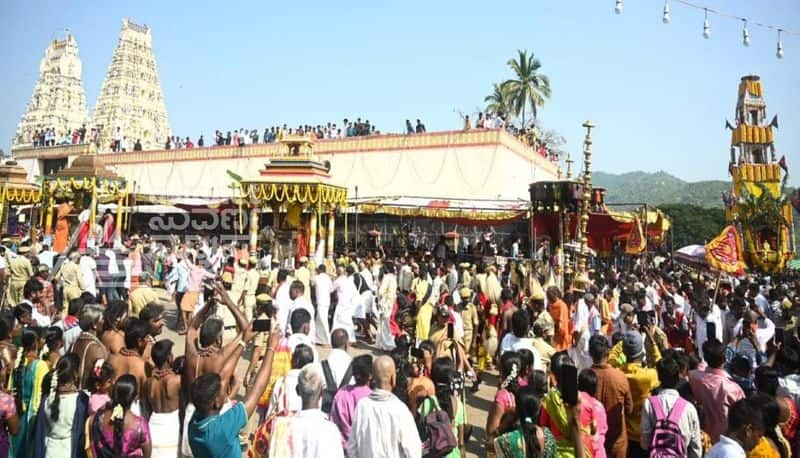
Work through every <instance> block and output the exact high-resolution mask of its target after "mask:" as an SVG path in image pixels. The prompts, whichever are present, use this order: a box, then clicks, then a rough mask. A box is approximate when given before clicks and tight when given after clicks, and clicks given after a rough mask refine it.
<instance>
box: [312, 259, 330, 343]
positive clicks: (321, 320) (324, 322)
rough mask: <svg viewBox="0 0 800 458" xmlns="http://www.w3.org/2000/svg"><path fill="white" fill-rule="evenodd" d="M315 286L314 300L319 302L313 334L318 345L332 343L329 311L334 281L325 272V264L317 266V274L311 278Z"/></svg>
mask: <svg viewBox="0 0 800 458" xmlns="http://www.w3.org/2000/svg"><path fill="white" fill-rule="evenodd" d="M311 284H312V285H313V286H314V300H315V301H316V302H317V304H316V305H317V317H316V333H315V335H314V336H313V337H314V341H315V342H316V343H317V344H318V345H325V346H327V345H330V344H331V338H330V335H331V334H330V329H331V327H330V324H328V323H329V322H328V311H329V310H330V308H331V292H333V282H332V281H331V276H330V275H328V274H327V273H326V272H325V264H320V265H319V266H317V274H316V275H314V276H313V277H312V278H311Z"/></svg>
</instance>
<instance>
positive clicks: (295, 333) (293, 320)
mask: <svg viewBox="0 0 800 458" xmlns="http://www.w3.org/2000/svg"><path fill="white" fill-rule="evenodd" d="M289 324H290V325H291V335H290V336H289V337H287V338H286V346H288V347H289V352H290V353H294V349H295V348H297V346H298V345H305V346H307V347H309V348H311V351H312V353H314V362H315V363H319V353H318V352H317V347H316V346H315V345H314V342H313V341H312V340H311V337H310V336H309V332H308V330H309V326H310V324H311V315H310V314H309V313H308V310H306V309H304V308H299V309H297V310H295V311H294V312H292V314H291V315H289Z"/></svg>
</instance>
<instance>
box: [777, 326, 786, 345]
mask: <svg viewBox="0 0 800 458" xmlns="http://www.w3.org/2000/svg"><path fill="white" fill-rule="evenodd" d="M778 342H780V343H782V344H785V343H786V332H785V330H784V329H783V328H775V343H778Z"/></svg>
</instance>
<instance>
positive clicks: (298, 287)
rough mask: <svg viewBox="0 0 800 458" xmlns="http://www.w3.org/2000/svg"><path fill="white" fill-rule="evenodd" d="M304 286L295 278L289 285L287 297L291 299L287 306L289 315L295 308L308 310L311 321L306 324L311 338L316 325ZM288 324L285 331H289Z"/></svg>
mask: <svg viewBox="0 0 800 458" xmlns="http://www.w3.org/2000/svg"><path fill="white" fill-rule="evenodd" d="M305 290H306V287H305V286H304V285H303V282H301V281H300V280H295V281H293V282H292V284H291V285H290V286H289V298H290V299H291V300H292V303H291V305H290V306H289V317H291V316H292V313H294V311H295V310H297V309H304V310H305V311H307V312H308V314H309V316H311V322H310V323H309V326H308V336H309V337H310V338H311V339H312V340H313V339H314V338H315V337H316V335H317V331H316V325H315V323H314V322H315V319H314V307H313V306H312V305H311V302H309V301H308V296H306V295H305ZM290 331H291V328H290V326H287V327H286V332H287V333H288V332H290Z"/></svg>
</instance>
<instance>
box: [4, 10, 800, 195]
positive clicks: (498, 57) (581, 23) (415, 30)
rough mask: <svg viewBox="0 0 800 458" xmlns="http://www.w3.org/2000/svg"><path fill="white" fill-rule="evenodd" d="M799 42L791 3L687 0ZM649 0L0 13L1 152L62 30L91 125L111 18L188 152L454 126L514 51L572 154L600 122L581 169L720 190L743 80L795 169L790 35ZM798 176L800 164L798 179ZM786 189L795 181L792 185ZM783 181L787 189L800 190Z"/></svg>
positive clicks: (798, 21)
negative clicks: (323, 130)
mask: <svg viewBox="0 0 800 458" xmlns="http://www.w3.org/2000/svg"><path fill="white" fill-rule="evenodd" d="M697 1H700V2H701V3H704V4H705V5H707V6H710V7H718V8H720V9H723V10H725V11H729V12H733V13H736V14H739V15H743V16H747V17H751V18H753V20H760V21H763V22H767V23H771V24H776V25H782V26H784V27H786V28H788V29H793V30H800V3H798V1H797V0H758V1H753V0H697ZM670 6H671V9H672V22H671V23H670V24H669V25H664V24H662V22H661V13H662V8H663V2H662V1H661V0H626V1H625V10H624V13H623V14H622V15H620V16H617V15H615V14H614V11H613V9H614V1H613V0H551V1H543V0H525V1H518V0H510V1H505V2H487V1H480V2H475V1H467V0H461V1H452V0H428V1H418V0H413V1H411V0H408V1H404V2H398V1H388V0H383V1H362V0H351V1H340V2H333V1H320V0H317V1H307V2H274V1H252V2H237V1H228V2H224V3H223V2H204V1H200V0H197V1H193V2H178V1H163V0H162V1H158V2H156V1H148V0H138V1H128V2H125V1H111V2H110V1H102V2H100V1H75V0H60V1H42V0H26V1H20V0H4V1H2V2H0V62H2V63H3V69H2V71H0V139H1V140H0V147H2V148H3V149H5V150H6V151H8V149H9V145H10V139H11V138H12V136H13V133H14V131H15V129H16V124H17V122H18V120H19V117H20V116H21V115H22V113H23V112H24V110H25V106H26V104H27V102H28V100H29V98H30V96H31V93H32V91H33V86H34V84H35V81H36V78H37V76H38V66H39V60H40V59H41V58H42V56H43V55H44V50H45V48H46V47H47V45H48V44H49V42H50V40H52V39H53V38H56V37H62V36H63V29H64V28H65V27H69V28H70V30H71V31H72V33H73V34H74V36H75V38H76V39H77V41H78V45H79V47H80V55H81V58H82V61H83V82H84V87H85V89H86V94H87V100H88V104H89V107H90V111H89V113H90V115H91V113H92V109H93V107H94V104H95V101H96V99H97V95H98V93H99V91H100V85H101V83H102V80H103V78H104V76H105V72H106V69H107V67H108V65H109V63H110V61H111V56H112V53H113V51H114V48H115V46H116V42H117V38H118V34H119V30H120V26H121V19H122V18H123V17H126V16H128V17H131V18H132V19H133V20H134V21H135V22H138V23H146V24H148V25H150V27H151V28H152V33H153V43H154V48H155V54H156V61H157V65H158V70H159V75H160V78H161V84H162V88H163V90H164V96H165V100H166V105H167V111H168V114H169V120H170V124H171V127H172V130H173V132H174V133H175V134H178V135H181V136H184V137H185V136H191V137H192V138H196V137H197V136H198V135H199V134H201V133H203V134H205V136H206V138H209V137H210V136H212V135H213V132H214V129H217V128H219V129H224V130H234V129H237V128H248V129H251V128H258V129H259V130H260V131H262V130H263V128H264V127H266V126H271V125H275V124H282V123H288V124H289V125H290V126H292V125H297V124H300V123H308V124H320V123H324V122H327V121H337V122H341V119H342V118H344V117H348V118H351V119H353V118H356V117H362V118H365V119H369V120H370V121H371V122H372V123H373V124H374V125H377V127H378V129H380V130H382V131H392V132H397V131H400V130H401V129H402V127H403V123H404V120H405V119H406V118H411V119H415V118H418V117H419V118H422V119H423V120H424V122H425V123H426V125H427V127H428V130H446V129H457V128H459V127H460V126H461V121H460V119H459V116H458V113H457V112H458V111H459V110H460V111H462V112H464V113H474V112H477V110H478V109H479V108H481V107H482V106H483V98H484V97H485V96H486V95H487V94H488V93H489V92H490V90H491V86H492V83H493V82H496V81H500V80H503V79H505V78H507V77H508V76H510V74H509V70H508V69H507V67H506V61H507V60H508V59H509V58H510V57H512V56H514V55H515V54H516V50H517V49H520V48H523V49H528V50H530V51H532V52H534V53H535V55H536V56H537V57H538V58H540V59H541V61H542V65H543V68H542V71H543V72H544V73H546V74H547V75H549V76H550V80H551V86H552V92H553V96H552V98H551V99H550V100H549V101H548V103H547V104H546V106H545V107H544V108H543V109H542V110H541V111H540V118H541V120H542V122H543V124H544V125H545V126H546V127H548V128H554V129H556V130H558V131H560V132H561V133H562V134H563V135H565V136H566V137H567V139H568V144H567V149H568V150H569V151H571V152H572V153H573V157H574V156H576V155H578V154H579V153H580V150H581V140H582V138H583V130H582V128H581V127H580V125H581V123H582V122H583V121H584V120H585V119H587V118H588V119H592V120H593V121H594V122H595V124H597V129H596V132H595V135H594V153H595V154H594V168H595V170H603V171H608V172H625V171H632V170H645V171H656V170H666V171H668V172H670V173H673V174H675V175H677V176H679V177H681V178H684V179H687V180H701V179H710V178H719V179H724V178H726V174H727V172H726V170H727V159H728V150H729V142H730V134H729V132H728V131H726V130H725V129H724V127H723V126H724V125H725V119H726V118H728V119H733V111H734V107H735V103H736V88H737V84H738V81H739V78H740V77H741V76H742V75H745V74H748V73H757V74H759V75H761V77H762V80H763V83H764V85H765V96H766V99H767V103H768V112H769V113H770V114H769V116H771V113H778V114H779V118H780V127H781V128H780V130H779V131H778V132H777V136H776V143H777V147H778V151H779V154H786V156H787V158H788V161H789V167H790V171H792V170H798V171H800V154H798V152H800V71H798V70H800V65H799V64H800V37H798V36H793V37H790V36H786V37H784V40H783V41H784V48H785V57H784V59H783V60H778V59H776V58H775V46H776V33H775V32H772V31H766V30H762V29H758V28H755V27H753V26H751V27H750V29H751V37H752V43H751V45H750V47H749V48H745V47H744V46H742V37H741V24H740V23H736V22H734V21H731V20H727V19H723V18H720V17H716V16H711V18H710V19H711V28H712V37H711V39H710V40H704V39H703V38H702V36H701V33H702V23H703V15H702V11H696V10H690V9H687V8H686V7H683V6H681V5H679V4H677V3H675V2H674V1H672V2H671V5H670ZM795 166H796V167H795ZM795 175H796V174H795ZM791 182H793V183H795V184H797V183H800V177H798V178H797V179H792V180H791Z"/></svg>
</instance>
